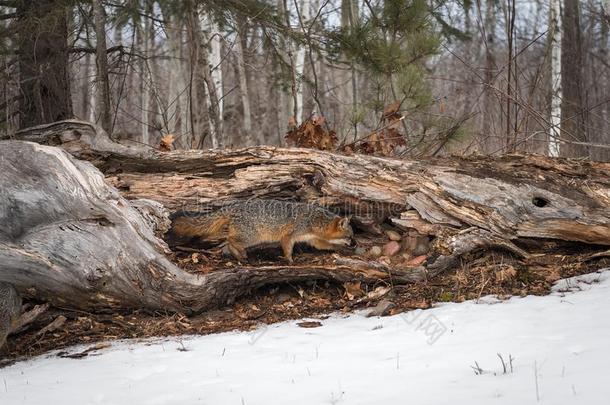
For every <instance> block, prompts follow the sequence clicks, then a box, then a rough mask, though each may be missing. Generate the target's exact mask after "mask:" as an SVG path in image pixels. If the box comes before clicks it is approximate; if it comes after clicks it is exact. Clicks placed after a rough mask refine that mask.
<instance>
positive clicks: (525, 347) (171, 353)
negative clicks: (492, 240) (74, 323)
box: [0, 271, 610, 405]
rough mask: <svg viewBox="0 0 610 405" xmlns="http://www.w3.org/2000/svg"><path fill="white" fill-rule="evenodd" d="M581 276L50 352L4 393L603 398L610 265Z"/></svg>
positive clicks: (267, 398)
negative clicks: (546, 289)
mask: <svg viewBox="0 0 610 405" xmlns="http://www.w3.org/2000/svg"><path fill="white" fill-rule="evenodd" d="M580 279H581V280H585V281H586V282H582V281H578V280H575V279H570V280H564V281H562V282H560V283H559V284H558V285H557V286H556V288H555V293H553V294H552V295H550V296H546V297H526V298H513V299H511V300H509V301H505V302H501V303H497V302H496V303H494V302H495V301H494V300H493V299H484V300H481V301H482V302H479V303H475V302H465V303H461V304H444V305H441V306H439V307H437V308H434V309H430V310H426V311H416V312H411V313H410V314H407V315H397V316H392V317H385V318H366V317H364V316H363V315H362V314H355V315H351V316H347V317H344V316H339V315H337V316H333V317H331V318H329V319H327V320H324V321H322V322H323V326H322V327H319V328H310V329H306V328H301V327H299V326H297V325H296V323H297V322H287V323H282V324H278V325H273V326H270V327H267V328H261V329H258V330H257V331H255V332H250V333H237V332H236V333H222V334H217V335H210V336H200V337H186V338H183V339H181V340H180V339H170V340H157V341H149V342H145V343H142V342H140V343H135V342H129V341H128V342H119V343H114V344H113V345H112V347H111V348H108V349H105V350H102V351H101V352H99V355H97V356H89V357H86V358H83V359H79V360H76V359H64V358H58V357H56V356H52V355H51V356H44V357H40V358H36V359H33V360H30V361H25V362H20V363H17V364H15V365H13V366H11V367H8V368H4V369H0V404H2V405H12V404H45V405H47V404H62V405H67V404H79V405H83V404H127V405H146V404H188V405H190V404H221V405H223V404H236V405H243V404H245V405H252V404H265V405H268V404H282V405H285V404H288V405H297V404H307V405H311V404H409V403H411V404H447V403H453V404H466V403H467V404H469V405H476V404H488V403H502V404H524V403H530V404H534V403H546V404H577V403H578V404H607V403H610V271H605V272H603V273H599V274H593V275H588V276H583V277H580ZM566 290H569V291H566ZM184 349H186V351H184ZM80 350H83V347H80V348H75V349H74V351H75V352H76V351H80ZM498 353H500V354H501V355H502V357H503V358H504V361H505V363H506V367H507V372H506V374H504V372H503V366H502V362H501V360H500V358H499V357H498ZM509 358H513V360H512V371H511V367H510V364H509V363H510V361H509ZM475 362H476V364H478V366H479V367H480V368H481V369H482V370H483V373H482V374H477V373H478V371H477V373H475V370H474V369H475V368H477V366H476V364H475Z"/></svg>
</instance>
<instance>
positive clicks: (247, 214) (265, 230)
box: [168, 199, 353, 262]
mask: <svg viewBox="0 0 610 405" xmlns="http://www.w3.org/2000/svg"><path fill="white" fill-rule="evenodd" d="M172 219H173V222H172V227H171V229H170V232H169V234H168V236H169V239H174V238H180V239H184V238H195V237H196V238H199V239H200V240H203V241H211V240H226V242H227V247H228V249H229V251H230V252H231V254H232V255H233V256H234V257H235V258H236V259H238V260H244V259H247V253H246V248H249V247H254V246H259V245H265V244H273V243H279V244H280V245H281V247H282V250H283V251H284V257H285V258H286V260H288V261H289V262H292V249H293V247H294V244H295V243H298V242H305V243H307V244H309V245H310V246H313V247H315V248H316V249H324V250H335V249H337V248H340V247H343V246H349V245H351V243H352V242H351V238H352V236H353V231H352V227H351V226H350V224H349V221H350V220H349V218H346V217H340V216H338V215H335V214H333V213H332V212H330V211H329V210H327V209H325V208H322V207H320V206H316V205H312V204H305V203H297V202H288V201H279V200H265V199H254V200H248V201H244V202H237V203H233V204H229V205H227V206H225V207H223V208H221V209H219V210H218V211H215V212H213V213H211V214H208V215H204V214H201V213H192V212H191V213H188V212H178V213H177V214H175V215H174V216H173V218H172Z"/></svg>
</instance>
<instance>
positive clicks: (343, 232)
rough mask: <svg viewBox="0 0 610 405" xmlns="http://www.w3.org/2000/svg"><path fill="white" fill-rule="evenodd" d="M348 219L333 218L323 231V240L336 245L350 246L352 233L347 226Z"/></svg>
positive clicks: (350, 228)
mask: <svg viewBox="0 0 610 405" xmlns="http://www.w3.org/2000/svg"><path fill="white" fill-rule="evenodd" d="M349 221H350V218H349V217H336V218H334V219H333V220H332V221H331V222H330V223H329V224H328V225H327V226H326V229H325V230H324V238H325V239H326V240H327V241H328V242H330V243H334V244H337V245H351V244H352V237H353V236H354V231H353V230H352V227H351V226H350V224H349Z"/></svg>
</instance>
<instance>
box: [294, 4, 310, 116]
mask: <svg viewBox="0 0 610 405" xmlns="http://www.w3.org/2000/svg"><path fill="white" fill-rule="evenodd" d="M293 1H294V2H295V7H296V6H297V4H298V3H297V1H298V0H293ZM298 11H299V14H300V17H299V18H300V19H301V20H302V21H303V22H304V23H305V22H307V21H308V20H309V18H310V15H311V0H301V1H300V4H299V5H298ZM305 52H307V49H306V47H305V45H301V46H299V47H298V48H297V52H296V53H297V54H296V60H295V75H296V91H295V101H296V106H295V113H296V117H295V119H296V120H297V122H301V121H302V120H304V119H305V118H306V117H304V116H303V88H304V86H303V82H304V81H305V76H304V74H305Z"/></svg>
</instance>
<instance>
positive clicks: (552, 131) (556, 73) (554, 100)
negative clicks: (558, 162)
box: [548, 0, 563, 157]
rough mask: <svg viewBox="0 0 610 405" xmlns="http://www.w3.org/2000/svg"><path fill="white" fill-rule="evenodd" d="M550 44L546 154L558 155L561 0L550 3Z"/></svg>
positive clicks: (560, 94) (560, 89)
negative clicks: (547, 144)
mask: <svg viewBox="0 0 610 405" xmlns="http://www.w3.org/2000/svg"><path fill="white" fill-rule="evenodd" d="M550 6H551V7H550V24H549V27H550V30H549V33H550V46H551V117H550V122H551V125H550V127H549V149H548V154H549V156H552V157H558V156H559V140H560V131H561V99H562V97H563V94H562V93H563V92H562V87H561V82H562V80H561V37H562V33H561V30H562V27H561V0H551V3H550Z"/></svg>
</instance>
